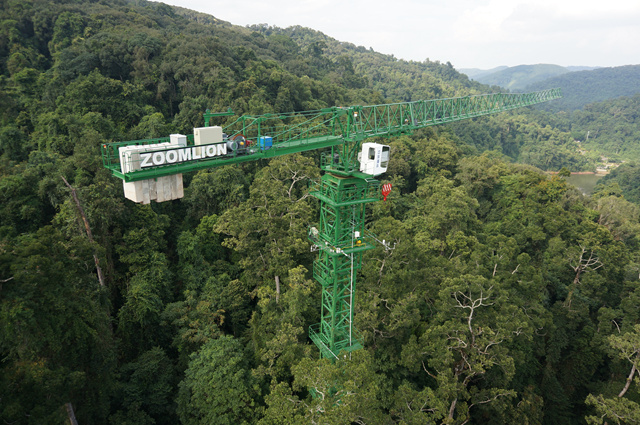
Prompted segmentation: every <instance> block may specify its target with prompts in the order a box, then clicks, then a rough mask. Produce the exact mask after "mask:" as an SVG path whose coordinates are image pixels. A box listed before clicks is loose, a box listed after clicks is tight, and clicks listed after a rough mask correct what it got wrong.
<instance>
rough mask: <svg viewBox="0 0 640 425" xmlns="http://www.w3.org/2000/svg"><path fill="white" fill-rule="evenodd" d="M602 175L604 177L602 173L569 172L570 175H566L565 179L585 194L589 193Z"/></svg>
mask: <svg viewBox="0 0 640 425" xmlns="http://www.w3.org/2000/svg"><path fill="white" fill-rule="evenodd" d="M602 177H604V175H602V174H571V177H567V178H566V180H567V183H569V184H572V185H574V186H576V187H577V188H578V189H580V191H581V192H582V193H584V194H585V195H591V192H593V188H594V187H595V186H596V184H597V183H598V180H600V179H601V178H602Z"/></svg>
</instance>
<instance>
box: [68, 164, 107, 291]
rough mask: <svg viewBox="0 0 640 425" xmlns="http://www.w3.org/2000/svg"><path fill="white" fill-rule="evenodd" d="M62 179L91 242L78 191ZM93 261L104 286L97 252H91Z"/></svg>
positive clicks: (87, 222)
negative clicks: (69, 191)
mask: <svg viewBox="0 0 640 425" xmlns="http://www.w3.org/2000/svg"><path fill="white" fill-rule="evenodd" d="M62 181H64V184H65V185H66V186H67V187H68V188H69V190H71V196H72V197H73V201H74V202H75V203H76V208H77V209H78V212H79V213H80V217H81V218H82V222H83V223H84V228H85V231H86V232H87V238H89V242H91V243H93V242H94V241H93V234H92V233H91V227H90V226H89V220H87V215H86V214H85V213H84V209H82V205H81V204H80V199H79V198H78V193H77V192H76V189H75V188H74V187H73V186H71V185H70V184H69V182H68V181H67V179H65V178H64V176H62ZM93 261H94V262H95V264H96V273H97V274H98V281H99V282H100V286H104V274H103V273H102V267H100V261H99V259H98V254H97V253H96V252H95V251H94V252H93Z"/></svg>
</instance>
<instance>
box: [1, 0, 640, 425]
mask: <svg viewBox="0 0 640 425" xmlns="http://www.w3.org/2000/svg"><path fill="white" fill-rule="evenodd" d="M0 1H1V4H2V8H0V200H1V202H0V208H1V212H0V327H1V331H0V418H1V419H2V421H3V422H5V423H11V424H41V423H48V424H58V423H59V424H62V423H69V421H70V418H71V417H72V416H74V417H75V418H77V421H78V423H80V424H89V423H91V424H113V425H115V424H131V425H150V424H158V425H160V424H176V423H184V424H260V425H268V424H274V425H275V424H290V423H300V424H303V423H304V424H308V423H328V424H351V423H360V424H365V423H366V424H425V423H426V424H430V423H433V424H436V423H437V424H465V423H468V424H504V423H529V424H558V423H562V424H584V423H589V424H598V423H603V422H604V421H608V423H634V422H637V421H638V416H639V415H640V407H639V406H638V404H637V403H638V402H639V399H640V392H639V389H638V383H637V382H636V380H637V378H635V373H637V372H636V371H637V366H638V359H639V357H638V355H639V350H638V348H637V347H639V346H640V344H638V340H639V338H640V328H639V327H638V326H639V323H640V322H639V320H640V317H639V314H640V313H639V310H638V307H637V306H638V301H639V299H640V289H639V287H638V276H639V273H638V270H640V239H639V238H640V221H639V220H640V209H639V208H640V206H638V205H637V204H636V203H634V202H632V201H635V199H634V198H632V197H631V196H630V195H624V194H623V193H622V192H621V190H620V187H622V186H623V185H622V184H620V185H618V186H617V187H616V186H615V185H613V184H611V185H605V186H603V188H602V189H601V190H599V191H598V192H597V193H595V194H594V195H593V196H592V197H590V198H587V197H585V196H583V195H582V194H581V193H580V192H579V191H578V190H577V189H576V188H574V187H573V186H571V185H569V184H567V183H566V181H565V180H564V177H563V175H564V173H563V174H562V175H554V176H553V177H551V176H549V175H547V174H546V173H544V172H543V171H541V169H543V170H554V171H558V170H560V169H561V168H562V167H566V168H568V169H570V170H572V171H577V170H588V169H592V168H593V167H594V165H595V159H594V158H593V157H591V156H589V155H585V154H583V153H580V151H579V149H578V148H579V145H578V144H577V142H576V140H581V141H582V142H581V143H584V144H585V145H586V143H587V141H586V137H583V134H584V132H585V131H586V132H591V133H589V134H590V137H589V139H590V140H589V143H592V142H593V143H595V141H602V143H601V144H600V146H599V148H598V149H602V150H603V151H604V150H606V149H607V150H609V149H616V147H615V146H618V145H615V143H616V140H617V139H615V134H617V133H623V132H626V131H629V132H628V133H625V136H624V143H630V142H632V140H631V139H632V138H636V137H637V136H636V133H635V130H633V129H631V130H629V128H632V127H633V126H632V125H631V124H629V125H626V124H625V125H623V124H624V123H626V122H627V121H628V122H631V123H632V122H633V121H631V120H632V118H633V116H632V115H630V114H631V112H630V111H632V110H633V109H634V108H635V109H636V114H637V107H636V106H635V105H636V104H637V97H634V98H627V99H619V100H616V101H612V102H611V103H607V104H595V105H592V106H590V107H588V108H585V109H584V110H583V111H580V112H576V113H575V114H569V113H564V114H558V115H551V114H549V113H546V112H541V111H537V110H532V109H523V110H518V111H514V112H510V113H505V114H500V115H496V116H492V117H486V118H476V119H473V120H468V121H466V122H461V123H459V124H456V125H449V126H443V127H432V128H428V129H423V130H420V131H417V132H415V133H414V134H412V135H405V136H400V137H394V138H391V139H386V140H384V143H386V144H388V145H389V146H390V147H391V158H392V160H391V161H390V164H389V169H388V172H387V173H386V174H385V175H383V176H382V177H381V179H382V181H383V182H385V183H392V184H393V191H392V192H391V194H390V195H389V198H388V199H387V201H386V202H376V203H374V204H373V206H372V207H371V208H369V210H368V212H367V214H368V220H367V225H368V227H369V229H370V230H371V231H372V232H373V233H375V234H377V235H378V236H379V237H380V238H381V239H384V240H385V241H387V242H389V243H388V244H385V245H386V246H389V247H393V248H394V249H385V245H382V244H380V245H378V246H377V247H376V248H375V249H373V250H371V251H368V252H367V253H366V254H365V257H364V261H363V267H362V270H361V271H360V273H359V274H358V276H357V282H358V290H357V293H356V299H355V325H356V327H357V328H358V329H359V330H360V333H361V334H362V338H363V342H364V348H363V349H361V350H358V351H355V352H353V353H352V356H351V357H350V358H345V359H343V360H340V361H337V362H331V361H328V360H322V359H320V358H319V353H318V351H317V349H316V347H315V346H314V345H313V344H312V343H311V342H310V340H309V337H308V334H307V330H308V327H309V325H311V324H314V323H317V322H318V321H319V316H320V304H321V300H320V288H319V284H318V283H317V282H315V281H314V280H313V279H312V276H313V272H312V271H313V263H314V259H315V254H314V253H312V252H310V243H309V241H308V240H307V239H306V235H307V232H308V229H309V227H310V226H313V225H315V223H317V220H318V215H319V211H318V210H319V208H318V204H317V201H315V200H314V199H313V198H312V197H311V196H309V190H310V189H309V182H310V181H316V180H317V179H318V178H319V176H320V167H319V162H320V153H319V152H310V153H307V154H292V155H288V156H283V157H279V158H275V159H272V160H270V161H259V162H249V163H245V164H243V165H236V166H225V167H219V168H212V169H209V170H204V171H200V172H197V173H193V174H189V175H187V174H185V176H184V180H185V196H184V198H183V199H182V200H180V201H173V202H167V203H153V204H150V205H139V204H135V203H133V202H130V201H128V200H126V199H125V198H124V197H123V193H122V190H123V189H122V184H121V182H120V180H118V179H116V178H114V177H112V176H111V174H110V173H109V172H108V171H107V170H106V169H105V168H104V167H103V164H102V161H101V158H100V146H101V145H103V144H105V143H109V142H113V141H123V140H132V139H145V138H155V137H161V136H167V135H169V134H171V133H183V134H188V133H190V132H191V131H192V128H193V127H194V126H201V125H202V114H203V112H204V111H205V110H207V109H210V110H212V111H225V110H227V108H229V107H231V108H232V109H233V111H234V112H236V113H238V114H261V113H270V112H292V111H303V110H312V109H321V108H326V107H332V106H344V105H358V104H381V103H388V102H398V101H411V100H418V99H432V98H447V97H455V96H465V95H471V94H478V93H482V92H485V91H489V90H490V88H489V87H487V86H483V85H481V84H479V83H476V82H473V81H470V80H469V79H468V78H467V77H466V76H464V75H462V74H460V73H458V72H457V71H456V70H455V69H454V68H453V66H451V64H450V63H440V62H434V61H428V60H427V61H424V62H407V61H402V60H398V59H396V58H394V57H393V56H390V55H383V54H380V53H377V52H374V51H371V50H369V49H365V48H364V47H361V46H354V45H352V44H349V43H340V42H338V41H336V40H333V39H331V38H330V37H327V36H326V35H324V34H322V33H319V32H317V31H314V30H312V29H309V28H303V27H291V28H287V29H280V28H275V27H269V26H266V25H260V26H253V27H245V28H242V27H237V26H233V25H231V24H230V23H227V22H224V21H221V20H219V19H217V18H215V17H212V16H207V15H203V14H200V13H197V12H193V11H188V10H185V9H180V8H173V7H170V6H167V5H165V4H162V3H152V2H145V1H140V0H138V1H133V2H126V1H121V0H101V1H99V2H74V1H59V2H49V1H44V0H0ZM611 111H619V113H618V112H616V113H614V114H613V118H611V119H624V120H625V121H624V122H623V121H620V122H621V123H622V124H621V127H620V129H618V130H613V129H610V131H611V132H609V130H607V131H605V130H604V127H610V126H609V124H608V122H609V121H608V120H609V118H607V116H608V115H607V114H609V115H611ZM599 120H603V121H602V123H601V122H600V121H599ZM605 121H607V123H606V124H605V123H604V122H605ZM594 122H595V123H598V128H599V129H601V130H598V131H596V130H592V129H591V128H592V127H590V125H592V124H593V123H594ZM594 132H595V133H597V135H596V134H594ZM614 133H615V134H614ZM636 141H637V139H636ZM618 147H619V154H620V155H623V153H625V154H626V152H628V153H629V154H630V155H631V154H632V153H633V152H634V151H633V149H632V148H623V147H620V146H618ZM593 149H594V150H595V149H596V148H595V147H594V148H593ZM536 167H538V168H536ZM620 170H621V172H622V170H624V168H621V169H620Z"/></svg>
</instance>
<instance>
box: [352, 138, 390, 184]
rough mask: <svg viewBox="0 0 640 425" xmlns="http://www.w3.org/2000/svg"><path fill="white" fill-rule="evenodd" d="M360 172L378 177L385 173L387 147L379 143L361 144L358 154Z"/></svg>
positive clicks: (387, 154) (387, 164) (387, 160)
mask: <svg viewBox="0 0 640 425" xmlns="http://www.w3.org/2000/svg"><path fill="white" fill-rule="evenodd" d="M358 159H359V160H360V171H362V172H363V173H365V174H371V175H373V176H378V175H380V174H383V173H386V172H387V167H388V166H389V146H387V145H381V144H379V143H363V144H362V152H360V155H359V158H358Z"/></svg>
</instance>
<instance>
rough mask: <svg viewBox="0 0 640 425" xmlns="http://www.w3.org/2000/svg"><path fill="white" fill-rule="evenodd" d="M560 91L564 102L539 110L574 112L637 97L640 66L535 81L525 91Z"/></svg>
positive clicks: (553, 103) (551, 103) (581, 72)
mask: <svg viewBox="0 0 640 425" xmlns="http://www.w3.org/2000/svg"><path fill="white" fill-rule="evenodd" d="M549 87H560V88H561V89H562V95H563V98H562V99H559V100H556V101H553V102H549V103H548V104H547V105H544V106H543V108H542V109H545V110H549V111H561V110H565V111H573V110H576V109H582V108H583V107H584V106H585V105H588V104H590V103H594V102H601V101H603V100H608V99H615V98H618V97H622V96H627V97H631V96H633V95H635V94H637V93H640V65H627V66H618V67H615V68H598V69H594V70H591V71H579V72H570V73H566V74H562V75H558V76H555V77H553V78H549V79H546V80H543V81H538V82H536V83H533V84H531V85H529V86H527V87H526V91H536V90H542V89H547V88H549Z"/></svg>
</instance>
